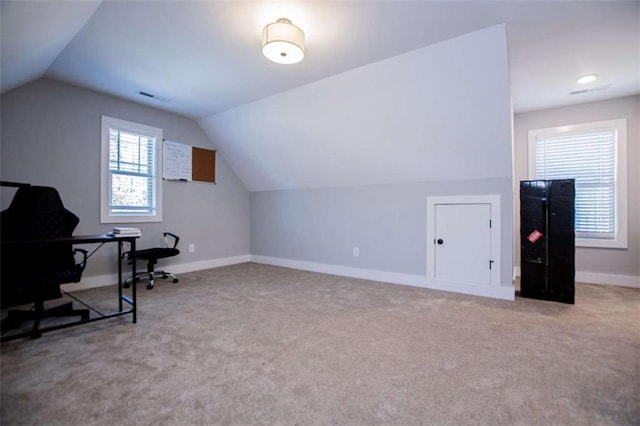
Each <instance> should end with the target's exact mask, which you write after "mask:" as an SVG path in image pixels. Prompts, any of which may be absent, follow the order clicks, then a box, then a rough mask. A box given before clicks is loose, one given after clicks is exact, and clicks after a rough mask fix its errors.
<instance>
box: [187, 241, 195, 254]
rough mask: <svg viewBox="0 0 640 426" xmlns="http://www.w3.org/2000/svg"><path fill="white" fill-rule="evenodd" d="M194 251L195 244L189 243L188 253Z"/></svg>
mask: <svg viewBox="0 0 640 426" xmlns="http://www.w3.org/2000/svg"><path fill="white" fill-rule="evenodd" d="M195 252H196V245H195V244H193V243H191V244H189V253H195Z"/></svg>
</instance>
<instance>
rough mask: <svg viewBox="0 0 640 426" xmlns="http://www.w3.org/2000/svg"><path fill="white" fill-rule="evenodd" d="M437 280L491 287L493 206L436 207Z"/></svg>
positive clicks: (435, 267)
mask: <svg viewBox="0 0 640 426" xmlns="http://www.w3.org/2000/svg"><path fill="white" fill-rule="evenodd" d="M434 214H435V232H434V239H433V241H432V244H433V245H434V257H435V258H434V278H435V279H436V280H438V281H449V282H457V283H469V284H485V285H490V284H491V268H492V266H493V265H492V263H493V260H492V259H491V225H490V224H491V204H489V203H480V204H435V211H434Z"/></svg>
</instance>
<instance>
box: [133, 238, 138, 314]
mask: <svg viewBox="0 0 640 426" xmlns="http://www.w3.org/2000/svg"><path fill="white" fill-rule="evenodd" d="M131 260H132V262H131V276H132V277H134V279H133V280H131V298H132V300H133V323H134V324H135V323H136V322H137V321H138V317H137V315H138V301H137V299H136V279H135V276H136V239H135V238H132V239H131Z"/></svg>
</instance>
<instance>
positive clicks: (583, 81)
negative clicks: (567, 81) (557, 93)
mask: <svg viewBox="0 0 640 426" xmlns="http://www.w3.org/2000/svg"><path fill="white" fill-rule="evenodd" d="M596 78H598V76H597V75H595V74H587V75H583V76H582V77H580V78H578V79H577V80H576V83H578V84H587V83H591V82H594V81H596Z"/></svg>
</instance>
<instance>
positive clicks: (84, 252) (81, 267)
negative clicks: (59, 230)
mask: <svg viewBox="0 0 640 426" xmlns="http://www.w3.org/2000/svg"><path fill="white" fill-rule="evenodd" d="M77 253H81V254H82V260H81V261H80V263H78V264H77V265H76V267H77V268H78V272H80V273H82V271H84V268H85V267H86V266H87V253H88V251H87V250H85V249H81V248H74V249H73V256H74V257H75V255H76V254H77Z"/></svg>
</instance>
